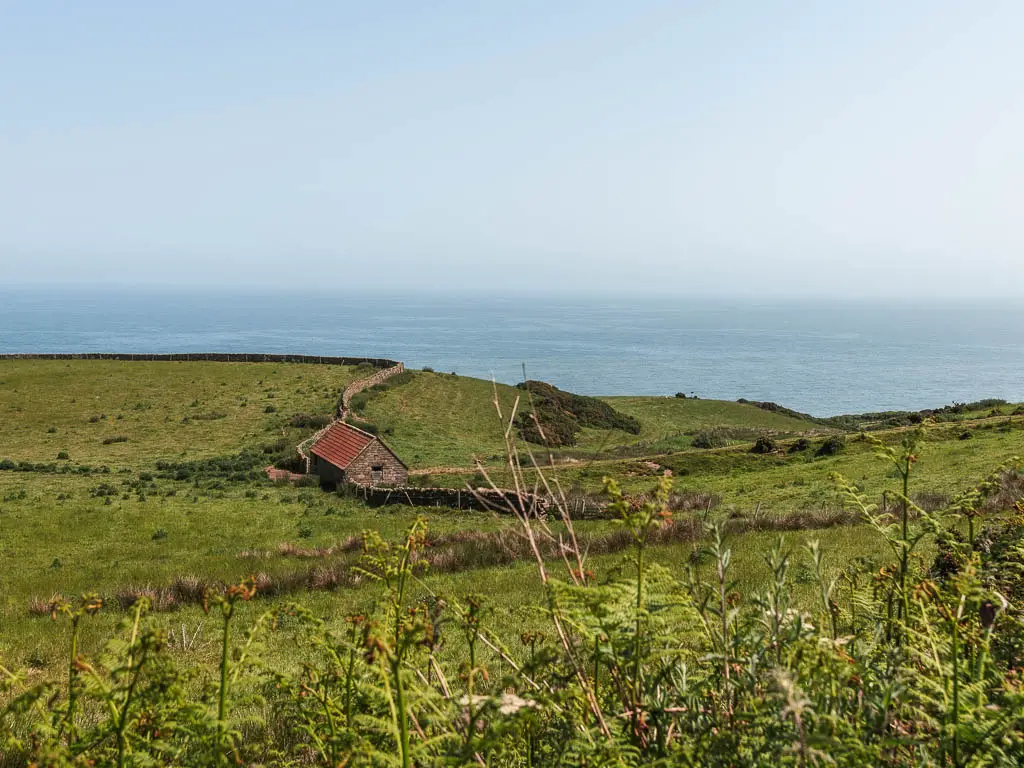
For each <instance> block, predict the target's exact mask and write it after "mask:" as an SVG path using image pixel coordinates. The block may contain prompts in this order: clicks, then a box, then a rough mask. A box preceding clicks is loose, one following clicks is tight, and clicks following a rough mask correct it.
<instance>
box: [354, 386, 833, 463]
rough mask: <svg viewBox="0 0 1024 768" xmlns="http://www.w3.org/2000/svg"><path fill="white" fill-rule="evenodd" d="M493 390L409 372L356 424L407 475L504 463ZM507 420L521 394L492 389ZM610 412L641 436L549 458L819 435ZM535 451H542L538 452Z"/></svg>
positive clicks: (720, 407) (755, 418)
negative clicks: (716, 439)
mask: <svg viewBox="0 0 1024 768" xmlns="http://www.w3.org/2000/svg"><path fill="white" fill-rule="evenodd" d="M494 392H495V387H494V385H492V383H491V382H489V381H483V380H481V379H474V378H470V377H466V376H452V375H450V374H438V373H430V372H414V373H413V375H412V377H411V380H410V381H409V382H408V383H405V384H402V385H400V386H394V387H387V388H383V389H382V390H381V391H379V392H378V393H375V394H374V395H373V396H372V397H370V398H368V400H367V402H366V405H365V406H364V408H363V410H362V413H361V414H360V417H361V418H365V419H366V420H368V421H369V422H371V423H373V424H374V425H375V426H377V428H378V430H379V431H380V433H381V435H382V436H383V437H384V439H385V440H386V441H387V442H388V444H389V445H391V446H392V447H393V448H394V449H395V450H396V451H397V452H398V454H399V455H400V456H402V457H403V459H404V460H405V461H406V463H407V464H409V466H410V467H412V468H414V469H416V468H427V467H443V466H447V467H471V466H473V464H474V461H475V460H477V459H479V460H481V461H483V462H485V463H494V462H498V463H501V462H502V461H503V451H504V441H503V438H502V430H503V426H502V424H501V423H500V422H499V419H498V415H497V412H496V411H495V408H494V403H493V399H494ZM497 392H498V397H499V399H500V402H501V406H502V411H503V413H504V414H505V418H506V419H507V418H508V417H509V415H510V414H511V411H512V406H513V403H515V401H516V399H517V398H519V410H518V412H519V413H523V412H524V411H526V410H528V408H529V399H528V394H527V393H526V392H525V391H523V390H520V389H516V388H515V387H509V386H506V385H504V384H499V385H497ZM601 399H602V400H603V401H604V402H606V403H608V404H609V405H611V406H612V407H613V408H615V409H616V410H617V411H619V412H621V413H624V414H626V415H628V416H633V417H635V418H636V419H637V420H639V422H640V425H641V430H640V434H638V435H637V434H632V433H630V432H627V431H624V430H618V429H610V430H605V429H590V428H586V429H583V430H582V432H581V433H580V439H579V443H578V445H577V446H575V447H573V448H570V449H563V450H558V451H555V453H556V454H557V455H562V456H577V457H578V456H584V457H593V456H599V455H603V454H604V453H608V455H609V456H612V455H614V451H615V449H618V448H622V447H628V446H640V447H644V448H647V449H649V450H650V451H651V452H664V451H669V450H680V449H683V448H687V447H689V445H690V443H691V442H692V438H693V435H695V434H696V433H698V432H699V431H700V430H703V429H708V428H715V427H718V428H723V429H727V430H732V432H733V433H734V434H735V435H736V436H737V437H738V438H739V439H750V440H752V439H753V438H754V437H756V436H757V435H758V434H761V433H764V432H770V433H773V434H785V435H794V434H804V433H807V432H815V433H820V432H825V431H828V430H827V429H825V428H824V427H821V426H820V425H818V424H815V423H814V422H811V421H806V420H803V419H795V418H791V417H789V416H784V415H781V414H777V413H772V412H770V411H765V410H762V409H760V408H756V407H755V406H753V405H742V404H739V403H733V402H726V401H722V400H696V399H686V400H684V399H682V398H675V397H606V398H601ZM534 450H537V451H541V452H543V451H542V448H541V447H540V446H534Z"/></svg>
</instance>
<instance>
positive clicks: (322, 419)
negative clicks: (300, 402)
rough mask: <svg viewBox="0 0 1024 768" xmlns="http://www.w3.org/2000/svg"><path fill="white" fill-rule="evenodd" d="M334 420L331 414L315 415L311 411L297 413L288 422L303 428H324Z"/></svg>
mask: <svg viewBox="0 0 1024 768" xmlns="http://www.w3.org/2000/svg"><path fill="white" fill-rule="evenodd" d="M331 421H332V419H331V417H330V416H323V415H320V416H314V415H312V414H309V413H296V414H295V415H294V416H292V417H291V418H290V419H289V420H288V423H289V424H290V425H291V426H293V427H298V428H301V429H323V428H324V427H326V426H327V425H328V424H330V423H331Z"/></svg>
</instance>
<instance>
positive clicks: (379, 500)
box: [350, 486, 549, 515]
mask: <svg viewBox="0 0 1024 768" xmlns="http://www.w3.org/2000/svg"><path fill="white" fill-rule="evenodd" d="M350 488H351V491H352V493H354V494H355V495H356V496H357V497H358V498H360V499H362V500H363V501H365V502H366V503H367V504H369V505H370V506H374V507H378V506H384V505H386V504H405V505H407V506H411V507H448V508H450V509H473V510H479V511H484V512H498V513H501V514H510V512H511V510H509V506H508V501H505V500H504V499H503V498H502V492H500V491H496V490H494V489H493V488H488V489H478V490H477V491H475V492H474V491H471V490H469V489H468V488H463V489H459V488H415V487H404V488H379V487H374V486H350ZM504 494H505V496H506V497H507V499H508V500H509V501H512V502H513V503H516V502H515V492H513V491H505V492H504ZM525 500H526V503H527V504H528V505H529V506H531V507H533V508H534V510H535V512H536V513H537V514H540V515H543V514H546V513H547V511H548V507H549V504H548V501H547V499H545V498H543V497H541V496H534V495H533V494H527V495H526V497H525Z"/></svg>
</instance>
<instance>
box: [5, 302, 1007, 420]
mask: <svg viewBox="0 0 1024 768" xmlns="http://www.w3.org/2000/svg"><path fill="white" fill-rule="evenodd" d="M10 352H22V353H23V352H275V353H304V354H314V355H351V356H367V357H387V358H393V359H396V360H401V361H403V362H404V363H406V365H407V366H409V367H413V368H422V367H424V366H429V367H432V368H433V369H435V370H437V371H443V372H455V373H458V374H463V375H468V376H477V377H482V378H487V379H490V378H494V379H496V380H497V381H499V382H505V383H516V382H518V381H521V380H522V379H523V376H524V371H525V376H526V377H527V378H531V379H541V380H544V381H548V382H551V383H553V384H555V385H556V386H558V387H560V388H562V389H566V390H570V391H573V392H578V393H581V394H589V395H665V396H672V395H674V394H675V393H677V392H682V393H684V394H686V395H688V396H690V395H696V396H698V397H704V398H719V399H726V400H735V399H738V398H747V399H748V400H767V401H773V402H777V403H780V404H782V405H785V406H787V407H789V408H793V409H796V410H798V411H803V412H806V413H811V414H813V415H815V416H830V415H836V414H840V413H862V412H868V411H881V410H897V409H898V410H918V409H922V408H931V407H938V406H941V405H946V404H949V403H953V402H968V401H972V400H978V399H981V398H987V397H1001V398H1005V399H1007V400H1011V401H1024V301H1021V300H1018V301H1014V300H998V301H996V300H992V301H966V300H964V301H954V300H949V301H940V300H933V301H924V300H914V301H908V300H831V299H830V300H825V299H806V298H801V299H759V298H740V297H737V298H668V297H664V296H632V297H602V296H572V295H564V296H554V295H537V296H528V295H519V296H511V295H504V296H501V295H454V294H453V295H448V294H442V293H431V292H426V293H403V294H390V293H388V292H379V291H378V292H368V291H358V292H349V291H346V290H343V289H342V290H336V291H326V290H325V291H310V292H306V293H296V292H270V291H261V292H256V291H252V290H239V291H231V290H217V291H213V290H185V289H151V288H145V289H141V288H117V289H113V288H103V289H100V288H95V287H88V288H81V287H79V288H69V287H62V288H40V287H30V288H0V353H10Z"/></svg>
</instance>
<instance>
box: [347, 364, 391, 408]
mask: <svg viewBox="0 0 1024 768" xmlns="http://www.w3.org/2000/svg"><path fill="white" fill-rule="evenodd" d="M404 370H405V365H404V364H403V363H395V364H393V365H391V366H390V367H388V368H385V369H384V370H381V371H377V372H376V373H375V374H373V375H372V376H367V377H365V378H362V379H356V380H355V381H353V382H352V383H351V384H349V385H348V386H347V387H345V391H344V392H342V393H341V403H340V404H339V405H338V418H339V419H343V418H345V416H347V415H348V408H349V405H350V404H351V403H352V398H353V397H355V396H356V395H358V394H359V393H360V392H362V391H363V390H364V389H369V388H370V387H374V386H376V385H378V384H383V383H384V382H385V381H387V380H388V379H390V378H391V377H392V376H394V375H396V374H399V373H401V372H402V371H404Z"/></svg>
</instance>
